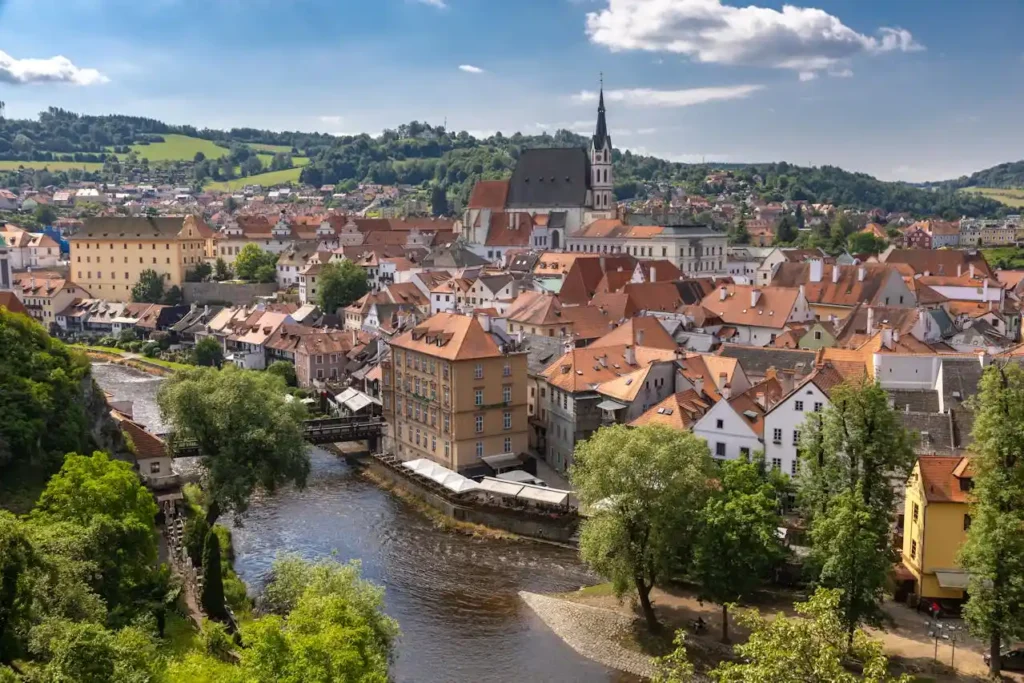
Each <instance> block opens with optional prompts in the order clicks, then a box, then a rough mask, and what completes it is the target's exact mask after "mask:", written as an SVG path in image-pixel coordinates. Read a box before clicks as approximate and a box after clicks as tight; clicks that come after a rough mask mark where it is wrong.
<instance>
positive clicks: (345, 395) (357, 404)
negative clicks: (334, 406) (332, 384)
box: [334, 387, 380, 413]
mask: <svg viewBox="0 0 1024 683" xmlns="http://www.w3.org/2000/svg"><path fill="white" fill-rule="evenodd" d="M334 400H335V401H337V402H338V403H339V404H341V405H343V406H345V407H346V408H348V409H349V410H350V411H352V412H353V413H358V412H359V411H360V410H362V409H363V408H365V407H366V406H368V405H370V404H371V403H376V404H379V403H380V401H378V400H377V399H375V398H374V397H373V396H370V395H369V394H365V393H363V392H361V391H359V390H358V389H356V388H355V387H349V388H348V389H346V390H345V391H343V392H341V393H340V394H338V395H337V396H335V397H334Z"/></svg>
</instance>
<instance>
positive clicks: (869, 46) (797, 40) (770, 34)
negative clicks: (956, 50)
mask: <svg viewBox="0 0 1024 683" xmlns="http://www.w3.org/2000/svg"><path fill="white" fill-rule="evenodd" d="M607 2H608V7H607V8H606V9H603V10H600V11H598V12H588V13H587V20H586V31H587V35H588V37H589V38H590V40H591V41H592V42H594V43H596V44H598V45H603V46H605V47H607V48H609V49H611V50H613V51H618V50H646V51H650V52H671V53H677V54H683V55H687V56H689V57H692V58H694V59H696V60H697V61H700V62H708V63H714V64H729V65H742V66H768V67H774V68H779V69H793V70H796V71H802V72H810V71H820V70H823V69H828V68H829V67H832V66H834V65H836V64H838V63H841V62H842V61H843V60H847V59H850V58H851V57H855V56H857V55H861V54H872V55H873V54H881V53H885V52H910V51H914V50H922V49H924V48H923V47H922V46H921V45H920V44H919V43H917V42H915V41H914V37H913V36H912V35H911V34H910V32H909V31H906V30H905V29H901V28H888V27H885V28H880V29H879V30H878V32H877V35H876V36H869V35H865V34H863V33H859V32H857V31H855V30H853V29H852V28H850V27H849V26H846V25H845V24H843V22H842V21H840V20H839V19H838V18H837V17H834V16H832V15H831V14H829V13H827V12H825V11H824V10H820V9H815V8H810V7H794V6H792V5H783V7H782V10H781V11H779V10H776V9H772V8H768V7H756V6H754V5H750V6H747V7H731V6H728V5H723V4H722V2H721V0H607Z"/></svg>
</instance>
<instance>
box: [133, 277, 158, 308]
mask: <svg viewBox="0 0 1024 683" xmlns="http://www.w3.org/2000/svg"><path fill="white" fill-rule="evenodd" d="M163 298H164V279H163V278H162V277H160V275H159V274H158V273H157V272H156V271H155V270H153V269H152V268H147V269H146V270H144V271H142V272H141V273H139V281H138V282H136V283H135V284H134V285H133V286H132V301H134V302H136V303H143V304H158V303H160V302H161V301H163Z"/></svg>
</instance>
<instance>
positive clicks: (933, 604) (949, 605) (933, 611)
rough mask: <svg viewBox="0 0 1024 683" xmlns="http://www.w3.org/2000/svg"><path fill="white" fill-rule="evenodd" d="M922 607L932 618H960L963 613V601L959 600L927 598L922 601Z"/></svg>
mask: <svg viewBox="0 0 1024 683" xmlns="http://www.w3.org/2000/svg"><path fill="white" fill-rule="evenodd" d="M921 608H923V609H924V611H925V612H927V613H928V616H930V617H931V618H932V619H959V618H960V615H961V614H962V613H963V603H962V602H960V601H958V600H942V599H938V600H936V599H927V600H923V601H922V602H921Z"/></svg>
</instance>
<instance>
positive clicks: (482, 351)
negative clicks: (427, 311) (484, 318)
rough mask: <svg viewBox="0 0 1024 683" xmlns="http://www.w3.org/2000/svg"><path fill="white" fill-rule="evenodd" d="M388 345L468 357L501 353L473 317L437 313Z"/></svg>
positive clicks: (440, 355) (453, 357)
mask: <svg viewBox="0 0 1024 683" xmlns="http://www.w3.org/2000/svg"><path fill="white" fill-rule="evenodd" d="M391 346H394V347H397V348H400V349H408V350H411V351H418V352H420V353H424V354H426V355H428V356H433V357H435V358H445V359H447V360H468V359H474V358H493V357H496V356H500V355H502V354H501V350H500V349H499V348H498V345H497V344H496V343H495V341H494V339H492V338H491V335H489V334H488V333H487V332H485V331H484V328H483V327H481V326H480V323H479V322H477V320H476V318H474V317H472V316H468V315H458V314H455V313H438V314H436V315H434V316H432V317H430V318H428V319H427V320H424V321H423V322H422V323H420V324H419V325H417V326H416V327H414V328H413V329H412V330H409V331H408V332H406V333H404V334H401V335H398V336H397V337H395V338H394V339H392V340H391Z"/></svg>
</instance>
